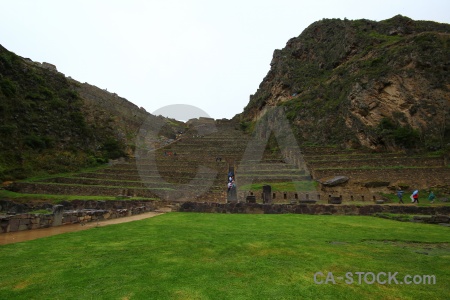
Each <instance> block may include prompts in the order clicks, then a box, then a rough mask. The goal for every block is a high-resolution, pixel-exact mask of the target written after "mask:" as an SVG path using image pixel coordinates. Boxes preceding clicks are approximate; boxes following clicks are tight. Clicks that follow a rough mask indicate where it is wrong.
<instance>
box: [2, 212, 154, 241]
mask: <svg viewBox="0 0 450 300" xmlns="http://www.w3.org/2000/svg"><path fill="white" fill-rule="evenodd" d="M161 214H162V213H159V212H148V213H143V214H139V215H134V216H130V217H123V218H117V219H112V220H105V221H100V222H89V223H85V225H81V224H79V223H78V224H70V225H62V226H58V227H49V228H41V229H34V230H25V231H16V232H8V233H0V245H6V244H12V243H18V242H24V241H30V240H35V239H39V238H42V237H46V236H52V235H57V234H61V233H65V232H72V231H81V230H86V229H90V228H94V227H103V226H108V225H112V224H120V223H126V222H132V221H137V220H143V219H147V218H151V217H155V216H158V215H161Z"/></svg>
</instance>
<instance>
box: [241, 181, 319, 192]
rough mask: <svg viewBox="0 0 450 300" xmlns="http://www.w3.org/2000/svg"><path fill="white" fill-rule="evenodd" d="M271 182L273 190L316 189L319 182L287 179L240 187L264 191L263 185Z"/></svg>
mask: <svg viewBox="0 0 450 300" xmlns="http://www.w3.org/2000/svg"><path fill="white" fill-rule="evenodd" d="M266 184H269V185H270V186H271V187H272V191H273V192H295V191H298V192H309V191H316V190H317V186H318V183H317V182H316V181H286V182H274V183H253V184H246V185H243V186H240V187H239V190H242V191H262V189H263V185H266Z"/></svg>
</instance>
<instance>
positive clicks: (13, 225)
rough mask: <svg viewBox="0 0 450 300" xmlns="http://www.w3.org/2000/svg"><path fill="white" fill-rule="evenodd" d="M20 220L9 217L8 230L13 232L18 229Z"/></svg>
mask: <svg viewBox="0 0 450 300" xmlns="http://www.w3.org/2000/svg"><path fill="white" fill-rule="evenodd" d="M19 225H20V220H19V219H11V220H9V232H14V231H18V230H19Z"/></svg>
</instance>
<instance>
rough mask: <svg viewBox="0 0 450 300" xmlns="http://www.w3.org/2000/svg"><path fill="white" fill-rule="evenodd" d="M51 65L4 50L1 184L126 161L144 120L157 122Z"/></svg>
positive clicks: (0, 52) (0, 53)
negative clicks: (119, 160) (122, 158)
mask: <svg viewBox="0 0 450 300" xmlns="http://www.w3.org/2000/svg"><path fill="white" fill-rule="evenodd" d="M46 65H47V66H46ZM48 65H49V64H39V63H35V62H33V61H31V60H29V59H24V58H22V57H20V56H18V55H16V54H14V53H12V52H10V51H8V50H6V49H5V48H4V47H2V46H0V120H1V122H0V137H1V138H0V180H3V181H7V180H15V179H21V178H25V177H29V176H31V175H40V174H47V173H60V172H69V171H75V170H78V169H80V168H82V167H92V166H96V165H99V164H103V163H105V162H107V161H108V160H109V159H116V158H119V157H126V156H128V155H130V154H132V153H133V150H134V142H135V141H134V139H135V137H136V133H137V131H138V130H139V127H140V125H141V124H142V122H143V121H144V120H145V119H146V118H157V117H155V116H152V115H150V114H149V113H147V112H145V110H143V109H140V108H138V107H137V106H135V105H134V104H132V103H130V102H128V101H127V100H126V99H123V98H120V97H118V96H117V95H115V94H112V93H109V92H106V91H103V90H101V89H99V88H97V87H95V86H91V85H89V84H86V83H85V84H81V83H79V82H77V81H75V80H72V79H70V78H66V77H65V75H64V74H62V73H60V72H58V71H57V70H56V68H48ZM167 124H169V122H167ZM170 124H173V122H170ZM178 125H179V126H181V124H175V125H174V126H172V127H170V126H169V125H167V126H166V127H167V128H163V130H162V132H163V134H164V135H165V136H167V137H171V136H174V132H175V130H176V127H177V126H178Z"/></svg>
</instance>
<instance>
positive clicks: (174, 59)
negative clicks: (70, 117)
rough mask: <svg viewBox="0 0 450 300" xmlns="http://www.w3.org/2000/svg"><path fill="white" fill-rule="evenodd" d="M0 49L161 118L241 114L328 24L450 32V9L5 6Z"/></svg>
mask: <svg viewBox="0 0 450 300" xmlns="http://www.w3.org/2000/svg"><path fill="white" fill-rule="evenodd" d="M0 11H1V18H0V44H1V45H2V46H3V47H5V48H7V49H8V50H10V51H12V52H14V53H16V54H18V55H20V56H23V57H28V58H30V59H32V60H34V61H39V62H43V61H45V62H49V63H52V64H55V65H56V66H57V68H58V70H59V71H60V72H62V73H64V74H65V75H66V76H71V77H72V78H73V79H76V80H78V81H80V82H88V83H90V84H92V85H96V86H98V87H99V88H102V89H105V88H106V89H108V91H111V92H115V93H117V94H118V95H119V96H121V97H124V98H126V99H127V100H129V101H131V102H133V103H134V104H136V105H138V106H142V107H144V108H145V109H146V110H147V111H148V112H153V111H155V110H157V109H159V108H161V107H163V106H165V105H170V104H190V105H193V106H196V107H198V108H200V109H202V110H204V111H205V112H206V113H207V114H209V115H210V116H211V117H214V118H232V117H233V116H234V115H235V114H237V113H240V112H242V110H243V108H244V107H245V106H246V105H247V103H248V101H249V96H250V94H254V93H255V92H256V90H257V88H258V86H259V84H260V83H261V81H262V80H263V78H264V76H265V75H266V74H267V72H268V71H269V69H270V65H269V63H270V61H271V59H272V54H273V51H274V50H275V49H281V48H283V47H284V46H285V45H286V42H287V41H288V40H289V39H290V38H292V37H296V36H298V35H299V34H300V33H301V32H302V31H303V30H304V29H305V28H306V27H307V26H309V25H310V24H311V23H313V22H315V21H318V20H321V19H323V18H340V19H343V18H345V17H346V18H347V19H363V18H364V19H369V20H376V21H379V20H385V19H388V18H391V17H393V16H395V15H397V14H401V15H404V16H408V17H410V18H412V19H414V20H432V21H437V22H442V23H450V1H448V0H441V1H439V0H427V1H422V0H418V1H411V0H407V1H404V0H389V1H385V0H378V1H370V2H369V1H361V0H358V1H342V0H341V1H326V0H316V1H299V0H297V1H294V0H292V1H291V0H249V1H245V0H240V1H235V0H227V1H214V0H211V1H206V0H204V1H202V0H184V1H183V0H158V1H157V0H149V1H139V0H128V1H114V0H105V1H102V0H97V1H95V0H72V1H63V0H0Z"/></svg>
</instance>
